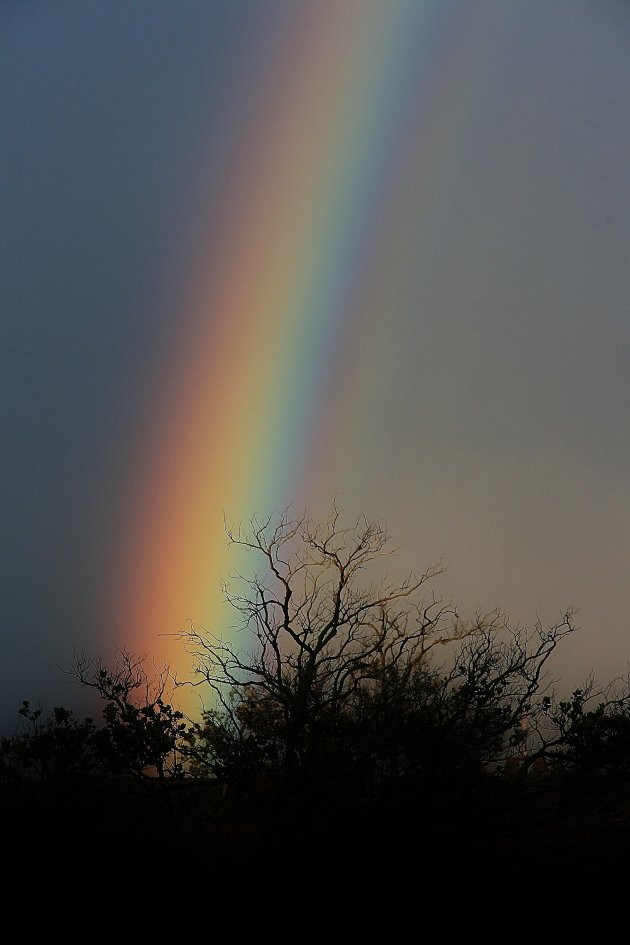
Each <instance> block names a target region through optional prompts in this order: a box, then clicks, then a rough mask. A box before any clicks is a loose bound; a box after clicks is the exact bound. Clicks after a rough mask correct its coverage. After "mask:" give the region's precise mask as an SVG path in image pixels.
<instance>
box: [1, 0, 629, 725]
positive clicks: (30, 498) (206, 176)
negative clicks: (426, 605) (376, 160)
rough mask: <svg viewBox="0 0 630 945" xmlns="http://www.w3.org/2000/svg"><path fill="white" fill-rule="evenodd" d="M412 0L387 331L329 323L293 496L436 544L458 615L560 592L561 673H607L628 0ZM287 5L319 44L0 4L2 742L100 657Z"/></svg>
mask: <svg viewBox="0 0 630 945" xmlns="http://www.w3.org/2000/svg"><path fill="white" fill-rule="evenodd" d="M352 2H354V0H352ZM388 2H389V0H382V4H383V5H384V6H387V3H388ZM401 2H405V3H406V5H407V6H409V3H407V0H401ZM393 3H394V5H395V4H396V3H397V0H393ZM376 5H377V6H378V4H376ZM355 6H356V8H357V10H359V9H360V4H359V5H357V4H356V3H355ZM368 6H369V7H374V4H373V3H371V4H368ZM410 6H411V7H412V8H413V7H414V4H411V5H410ZM319 7H322V9H323V8H324V7H327V8H328V7H329V8H330V9H331V10H333V13H332V14H331V16H332V20H331V19H330V18H329V26H330V24H331V23H332V24H333V25H334V16H335V14H334V5H332V6H331V4H330V3H329V2H328V0H322V3H321V4H319ZM439 8H440V4H437V5H436V4H431V3H428V2H427V3H425V2H424V0H418V2H417V4H415V12H416V13H417V16H418V25H417V29H418V34H419V35H420V30H421V28H422V29H424V27H421V25H420V22H419V18H420V16H421V15H422V16H423V17H424V16H425V14H426V16H427V17H428V16H429V13H430V14H431V16H432V17H433V19H432V20H431V24H432V26H431V29H432V32H431V36H432V37H434V38H433V39H429V40H426V41H424V40H423V42H425V46H426V47H427V49H428V52H429V53H433V55H434V65H433V66H432V67H431V68H433V72H431V69H430V68H429V67H428V66H427V65H426V63H422V64H421V63H420V62H419V63H418V72H417V83H418V87H419V88H422V83H426V86H427V90H426V96H425V98H424V99H423V98H422V96H419V97H418V114H417V126H418V127H420V126H421V125H422V123H423V122H424V121H425V120H426V122H429V121H430V122H431V128H432V132H431V139H430V140H429V138H428V137H427V143H426V145H425V144H424V143H423V142H422V141H421V140H420V138H421V135H420V138H419V139H418V140H419V141H420V143H419V144H418V142H416V144H415V145H414V147H413V148H410V154H411V155H412V157H413V161H416V157H417V156H418V155H420V157H421V158H422V160H423V163H422V167H420V163H417V162H416V163H413V164H410V165H409V166H407V167H406V166H405V163H404V160H402V161H401V162H398V163H396V162H395V161H392V166H396V168H397V172H396V173H397V175H399V176H398V177H397V178H396V180H395V181H392V182H391V188H390V189H389V190H386V191H384V192H385V193H386V194H389V196H388V197H384V198H383V200H384V201H389V203H387V202H386V203H384V204H383V206H384V210H383V211H382V216H381V217H379V219H380V220H381V221H382V222H383V226H382V229H381V232H380V233H379V234H378V239H376V238H374V239H373V240H372V241H371V243H370V244H369V245H370V252H372V253H373V254H374V258H373V259H371V261H370V265H369V266H366V269H369V270H370V271H369V273H368V274H367V275H364V277H363V283H362V287H361V292H362V294H363V297H365V298H366V299H367V298H368V297H371V298H382V299H383V300H384V304H387V309H386V311H387V314H386V316H385V315H383V316H382V317H377V316H375V315H374V311H372V313H371V314H366V316H365V321H364V322H362V321H361V320H360V319H359V318H357V317H354V320H352V322H351V327H349V328H348V329H347V335H346V341H345V342H344V344H345V347H344V349H343V350H344V358H346V361H345V362H344V370H343V372H341V373H342V380H341V381H337V382H336V385H335V391H336V396H338V398H339V399H338V401H337V402H336V403H335V408H334V411H332V409H331V410H329V411H328V412H327V414H326V415H327V417H328V419H327V420H326V422H325V423H324V426H325V427H326V430H327V440H326V441H327V442H329V444H330V453H329V454H325V453H324V454H323V453H322V451H321V442H322V441H321V440H320V439H318V440H317V443H318V444H319V446H318V450H319V452H318V458H317V461H316V462H317V463H319V464H321V471H320V472H319V473H318V475H309V477H308V485H307V486H304V488H303V489H300V488H299V487H296V490H297V492H298V496H297V498H298V499H299V500H300V501H302V500H304V501H308V502H309V504H310V505H312V507H313V509H314V510H316V511H318V510H321V509H323V508H325V507H326V504H327V503H328V502H329V501H330V498H331V496H332V495H333V494H337V495H338V496H339V497H340V498H341V500H342V502H343V501H345V502H346V504H347V505H348V506H349V507H350V508H351V509H355V508H356V509H358V510H361V511H365V513H366V514H368V515H374V516H376V517H380V518H382V519H383V520H384V521H386V522H387V524H388V525H389V527H390V530H391V532H392V534H393V535H394V537H395V538H396V539H397V542H398V544H400V545H401V548H402V555H403V558H404V560H405V561H406V560H407V559H409V563H410V565H411V564H414V563H415V561H416V559H419V561H420V563H423V562H424V563H426V562H427V561H430V560H434V559H435V558H438V557H442V558H443V559H444V561H445V562H446V564H447V565H448V567H449V570H448V572H447V575H446V576H445V578H444V579H443V580H442V585H441V587H442V589H443V591H444V592H445V593H446V594H448V595H449V596H450V595H451V594H452V595H453V596H454V597H455V598H456V599H457V600H458V601H460V602H461V605H462V610H463V611H466V610H467V609H468V610H472V609H474V608H475V607H476V606H481V607H484V606H485V607H491V606H494V605H497V604H498V605H502V606H504V607H506V608H507V609H509V610H510V611H511V612H512V613H513V614H514V615H515V619H517V620H520V621H522V622H524V623H531V622H532V621H533V620H534V619H535V617H536V613H537V612H538V613H540V615H541V617H542V618H543V619H544V620H546V621H548V622H552V621H554V620H555V619H557V618H558V617H559V616H560V614H561V613H562V611H563V609H564V608H566V607H567V606H568V605H570V604H576V605H579V607H580V613H579V616H578V623H579V624H580V626H581V628H582V629H581V631H580V635H579V638H578V637H576V638H575V639H574V640H571V641H569V643H568V644H567V648H566V657H565V660H566V661H565V663H564V664H563V666H562V671H563V673H566V675H567V676H569V677H571V678H572V679H573V678H575V681H576V684H577V682H579V677H580V676H583V675H584V674H585V673H586V672H587V671H588V669H589V668H590V667H591V666H594V667H595V669H596V671H597V672H598V674H599V675H600V676H602V677H607V676H610V675H614V674H615V673H620V672H624V671H625V669H626V668H627V662H628V660H630V580H629V569H630V488H629V485H630V425H629V420H630V373H629V368H628V362H629V352H630V344H629V342H630V317H629V311H628V299H629V298H630V291H629V290H630V266H629V260H630V215H629V210H630V7H629V6H628V5H627V4H626V3H624V2H621V0H599V2H595V0H593V2H591V3H588V2H572V0H545V2H543V0H533V2H531V3H519V2H517V0H513V2H512V0H504V2H503V0H486V2H484V0H470V2H469V0H452V2H449V3H446V4H443V5H442V6H441V12H440V10H439ZM366 10H367V7H366ZM427 11H429V12H428V13H427ZM436 11H437V12H436ZM303 12H306V13H309V15H310V16H311V20H312V21H314V22H315V26H316V25H317V12H318V2H317V0H295V2H294V3H283V2H270V3H263V2H254V0H250V2H245V0H215V2H212V3H202V2H193V0H191V2H175V0H171V2H169V0H146V2H139V3H134V4H130V3H128V2H122V0H120V2H117V0H109V2H107V3H97V2H91V0H85V2H78V0H56V2H54V3H46V2H43V0H42V2H38V0H32V2H21V0H14V2H11V0H9V2H7V0H4V2H3V3H2V5H1V7H0V206H1V207H2V214H1V215H0V279H1V291H0V305H1V311H2V322H1V332H2V347H1V350H0V358H1V363H2V371H1V372H0V384H1V393H0V411H1V415H2V490H1V493H0V514H1V528H2V532H1V538H0V542H1V548H0V550H1V574H0V595H1V596H0V607H1V613H0V641H1V652H0V660H1V662H0V674H1V680H2V686H1V688H0V718H1V719H2V724H3V725H4V724H6V725H8V726H9V727H11V725H12V721H11V720H12V718H13V713H14V711H15V710H16V709H17V707H19V705H20V703H21V701H22V699H24V698H30V699H32V700H33V701H37V699H42V700H44V701H46V702H47V703H48V704H49V703H50V701H51V700H55V701H64V700H65V701H66V702H67V701H72V699H73V694H72V693H70V694H69V690H68V688H67V684H66V683H65V681H64V679H63V676H62V674H61V673H60V671H59V670H58V668H57V664H60V665H69V664H70V663H71V660H72V652H73V647H75V646H76V647H78V648H79V649H81V648H87V649H91V650H96V649H102V648H103V647H104V645H105V643H106V641H108V639H109V638H108V626H107V620H106V617H105V614H106V613H107V612H108V606H109V602H110V600H111V598H112V596H114V595H115V594H116V593H117V588H116V587H115V578H114V576H113V575H114V571H113V570H112V560H115V559H116V556H117V555H118V554H119V553H120V550H121V549H120V542H121V541H122V538H121V536H122V535H124V534H125V523H124V521H122V519H123V517H124V515H125V514H126V512H125V510H126V509H128V505H129V501H130V490H131V488H132V485H135V481H134V480H133V476H134V475H137V468H138V467H137V464H136V458H137V455H138V453H139V447H138V443H139V442H141V441H142V437H143V436H144V435H145V432H146V430H147V429H148V427H149V426H150V424H151V423H153V417H154V413H155V404H156V403H157V402H158V401H159V396H160V391H161V390H162V388H163V386H164V384H165V382H166V381H165V379H166V378H167V377H168V373H169V363H170V358H171V353H172V350H173V345H174V344H175V343H176V340H177V338H178V335H179V332H180V326H181V324H182V320H184V319H186V317H187V313H186V311H185V310H184V309H183V306H184V302H183V301H182V300H184V299H185V298H186V297H187V286H188V284H189V282H190V280H191V278H193V275H194V273H195V272H196V270H197V267H198V266H199V265H200V259H202V257H203V256H204V254H206V255H207V258H208V264H209V265H210V266H211V265H212V258H213V252H214V247H218V246H219V245H220V243H221V238H222V232H221V227H222V221H225V220H226V219H229V214H230V207H231V203H232V201H233V200H236V194H235V193H234V191H233V188H235V187H236V186H237V183H236V182H237V178H236V177H235V176H234V177H233V176H232V174H231V170H230V169H231V168H232V167H233V165H234V163H235V162H236V159H237V157H238V154H239V148H240V147H241V144H242V141H243V134H244V130H243V129H244V128H246V127H249V126H253V125H254V124H256V123H257V122H261V113H262V114H263V119H262V120H263V123H264V108H265V101H264V100H261V96H260V88H261V86H265V87H269V88H273V87H275V86H274V82H275V83H276V85H277V86H278V87H280V86H282V83H283V82H291V81H293V78H294V77H293V76H290V75H287V76H286V77H284V76H283V75H282V74H281V72H280V66H279V65H277V63H278V62H279V61H284V59H283V58H282V57H286V55H287V48H289V49H290V47H291V46H292V44H294V43H296V42H298V41H301V37H300V29H305V28H306V25H304V26H302V24H306V23H307V18H306V17H304V18H302V13H303ZM367 15H368V14H367V12H366V16H367ZM429 19H430V17H429ZM423 22H424V21H423ZM313 28H315V27H313ZM423 35H424V34H423ZM432 44H434V45H435V49H434V48H433V45H432ZM439 44H441V45H439ZM449 44H450V45H449ZM438 45H439V50H438ZM446 47H448V48H449V49H450V50H451V51H452V56H451V59H449V60H448V61H449V62H455V61H456V62H457V63H459V65H458V66H457V68H455V66H453V67H452V71H450V72H449V69H451V67H450V66H447V65H442V63H443V62H446V53H444V54H443V53H442V49H443V48H446ZM423 48H424V47H423ZM278 49H281V50H282V56H280V54H279V53H278ZM442 55H444V59H442V58H441V57H442ZM449 55H451V54H450V53H449ZM432 61H433V60H432ZM276 69H277V74H276V72H275V71H274V70H276ZM298 69H299V66H298ZM441 69H443V70H444V71H443V73H442V72H441V71H440V70H441ZM322 81H323V79H322ZM421 102H422V105H421V104H420V103H421ZM271 105H273V103H271ZM271 105H270V107H271ZM432 109H433V110H432ZM417 130H418V129H417V128H416V131H414V134H415V133H416V132H417ZM439 142H442V144H441V145H439V144H438V143H439ZM429 146H431V147H432V148H433V149H434V150H433V152H432V155H433V156H432V157H430V158H429V156H428V148H429ZM423 149H425V150H423ZM436 149H437V150H436ZM403 157H404V155H403ZM418 160H419V159H418ZM421 174H422V175H423V176H422V181H420V175H421ZM379 212H380V211H379ZM377 250H378V253H377V252H376V251H377ZM244 277H246V273H245V274H244ZM370 293H371V295H370ZM394 303H395V304H394ZM348 338H349V339H350V341H348ZM191 409H192V407H191ZM333 414H334V416H333ZM132 469H133V470H136V472H134V473H133V474H132V473H131V471H130V470H132ZM293 498H296V496H294V495H287V496H286V499H287V501H290V500H291V499H293ZM263 511H267V510H263ZM7 720H8V721H7Z"/></svg>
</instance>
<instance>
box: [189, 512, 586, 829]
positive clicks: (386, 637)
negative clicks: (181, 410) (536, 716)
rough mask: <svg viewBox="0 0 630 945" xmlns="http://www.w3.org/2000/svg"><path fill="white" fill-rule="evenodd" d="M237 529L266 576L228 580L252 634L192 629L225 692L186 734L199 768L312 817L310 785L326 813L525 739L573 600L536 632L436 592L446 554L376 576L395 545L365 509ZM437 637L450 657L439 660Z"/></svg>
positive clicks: (484, 760)
mask: <svg viewBox="0 0 630 945" xmlns="http://www.w3.org/2000/svg"><path fill="white" fill-rule="evenodd" d="M229 537H230V539H231V540H232V541H233V542H234V543H235V544H237V545H240V546H244V547H246V548H248V549H250V550H251V551H252V552H253V553H254V555H257V556H258V558H259V559H261V560H262V562H263V564H264V566H265V576H264V577H263V576H262V574H261V573H256V574H255V575H254V576H253V577H251V578H245V577H243V576H242V575H238V576H236V579H235V581H234V582H233V583H232V584H231V585H230V586H229V587H227V588H226V596H227V599H228V601H229V602H230V604H231V605H232V606H233V608H234V609H235V610H236V611H237V613H238V614H239V615H240V630H241V634H240V639H239V642H240V641H241V639H242V637H243V635H244V636H245V640H244V645H243V646H242V648H241V647H239V646H238V645H237V644H236V643H233V642H231V641H225V640H224V639H222V638H221V637H218V636H213V635H211V634H207V633H205V632H200V631H199V632H198V631H195V630H192V631H190V632H189V633H187V634H185V635H184V640H185V642H186V644H187V646H188V648H189V650H190V651H191V652H192V653H193V654H194V656H195V658H196V661H197V672H198V674H199V675H200V677H201V679H202V681H203V682H205V683H207V684H208V685H209V686H210V687H211V689H212V691H213V692H214V694H215V697H216V707H215V708H214V709H213V710H211V711H209V712H207V713H206V714H205V716H204V719H203V721H202V722H201V723H199V724H197V725H196V726H194V727H193V729H192V730H191V731H190V733H189V743H190V754H191V757H192V758H193V759H194V762H193V763H194V765H196V767H197V769H199V768H200V767H201V768H202V767H203V766H204V765H205V766H206V767H207V769H208V770H209V771H210V772H211V773H212V774H213V775H214V776H215V777H218V778H219V779H220V780H222V781H223V782H224V783H225V784H227V785H232V786H234V787H236V788H238V789H239V790H240V791H242V792H243V793H244V794H246V795H247V796H249V797H253V798H255V799H256V800H257V801H259V802H260V801H261V800H262V801H263V802H265V801H269V803H270V804H272V805H273V804H274V803H275V804H276V805H277V809H278V810H280V811H282V814H283V816H292V815H296V816H300V813H303V812H304V810H305V807H304V799H305V798H307V797H308V799H309V804H308V808H306V809H308V811H309V816H310V817H311V818H316V817H317V816H318V813H322V814H324V815H325V816H326V817H330V816H331V812H333V811H334V810H335V808H336V807H338V808H339V810H342V811H343V813H344V815H347V812H348V808H349V807H352V808H353V809H354V810H358V809H361V808H362V807H366V806H367V807H368V808H369V807H370V806H373V805H375V804H382V803H388V802H391V800H392V799H393V798H398V799H400V798H401V797H402V796H403V795H405V796H407V797H409V796H411V795H412V794H414V792H415V794H416V796H418V791H424V792H427V791H429V790H431V791H433V792H434V793H435V792H438V791H439V792H442V793H444V790H445V788H446V786H448V789H449V790H451V791H452V790H453V789H454V785H459V789H460V790H463V789H464V786H466V787H467V788H469V787H470V784H471V782H472V780H473V779H477V780H478V779H479V778H480V777H482V776H483V775H485V773H486V772H487V771H488V770H490V769H491V766H492V765H493V764H494V766H495V768H496V767H497V766H499V765H500V764H501V763H502V762H504V761H505V758H506V756H507V755H508V754H509V753H510V751H511V750H513V749H514V748H515V746H517V745H521V743H522V742H523V739H524V734H523V719H524V718H526V717H527V716H529V715H530V714H532V713H533V712H534V711H537V709H536V710H535V709H534V700H535V697H536V696H537V694H538V693H539V691H540V687H541V682H542V679H543V671H544V667H545V664H546V663H547V660H548V659H549V657H550V656H551V654H552V652H553V651H554V649H555V647H556V646H557V644H558V642H559V641H560V640H561V639H562V637H563V636H564V635H565V634H566V633H570V632H572V630H573V627H572V624H571V618H570V614H567V615H566V616H565V618H564V620H563V621H561V622H560V623H559V624H557V625H556V626H554V627H551V628H549V629H548V630H544V629H543V628H542V626H538V627H537V628H536V630H535V632H534V633H533V634H526V633H524V632H523V631H521V630H512V629H511V628H510V627H509V624H508V622H507V619H506V617H505V615H503V614H502V613H501V612H499V611H496V610H495V611H492V612H490V613H486V614H482V613H477V614H476V615H475V616H474V618H473V619H472V620H470V621H463V620H461V619H460V618H459V616H458V614H457V612H456V610H455V609H454V608H453V606H452V605H451V604H444V603H443V602H442V601H441V600H440V599H439V598H438V597H436V596H435V595H434V594H428V595H427V594H425V590H426V585H427V583H428V582H429V581H430V580H431V579H432V578H435V577H437V576H438V575H439V574H441V573H442V567H441V565H434V566H431V567H429V568H428V569H426V570H425V571H424V572H422V573H421V574H420V575H419V576H410V577H408V578H407V579H405V580H403V581H402V582H392V581H390V580H389V579H388V578H387V577H385V578H381V579H380V580H379V579H378V577H377V576H376V575H375V574H374V571H375V568H376V567H377V566H378V565H379V564H381V563H382V559H384V558H386V557H387V556H388V555H391V554H392V549H391V546H390V544H389V539H388V536H387V533H386V531H385V529H384V528H383V527H382V526H380V525H379V524H378V523H374V522H370V521H368V520H366V519H359V520H357V521H356V522H354V523H353V525H352V526H350V527H343V526H342V524H341V521H340V515H339V512H338V511H337V510H335V511H334V514H333V516H332V517H331V519H330V520H329V521H328V522H326V523H325V524H323V525H319V526H317V525H313V524H312V523H311V522H310V521H309V520H307V519H300V520H298V521H291V520H289V518H288V517H287V515H286V514H285V515H283V516H281V517H280V519H279V520H278V521H277V522H275V523H274V522H272V521H271V520H269V519H267V520H264V521H262V522H261V521H258V520H257V519H254V520H253V521H252V522H251V525H250V527H249V528H248V529H247V530H246V531H239V532H238V533H236V534H234V533H229ZM370 577H372V580H371V581H370V580H369V578H370ZM437 646H440V647H441V648H445V650H444V652H445V653H446V652H450V655H451V659H450V669H448V670H445V669H443V668H439V667H436V666H435V665H433V662H432V660H431V656H432V654H433V653H434V651H435V648H436V647H437ZM458 647H459V649H458ZM521 747H522V746H521Z"/></svg>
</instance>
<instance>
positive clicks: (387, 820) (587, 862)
mask: <svg viewBox="0 0 630 945" xmlns="http://www.w3.org/2000/svg"><path fill="white" fill-rule="evenodd" d="M1 787H2V795H1V796H2V807H1V811H2V821H1V830H2V871H3V880H2V893H3V897H2V899H3V916H4V919H5V922H7V923H9V925H8V926H7V927H11V923H12V921H13V920H15V922H17V923H19V926H20V928H21V929H22V931H23V932H24V934H25V935H26V938H27V939H28V938H31V937H37V936H38V935H39V934H55V935H57V934H58V933H60V934H61V936H62V941H66V940H68V939H69V940H74V938H76V937H78V938H81V939H85V938H90V939H92V938H94V937H96V938H97V940H99V941H100V940H102V939H111V940H112V941H116V942H117V941H119V940H120V939H121V938H122V939H123V940H125V941H126V940H127V938H129V937H131V936H132V935H133V936H134V937H135V936H137V935H141V936H142V938H143V940H144V939H147V940H148V939H149V938H154V937H155V936H156V935H160V936H162V935H165V934H169V935H171V934H177V935H178V936H179V937H181V936H183V935H188V934H190V935H193V934H194V935H195V937H196V938H199V937H202V938H203V939H204V940H208V941H219V942H223V941H226V942H227V941H228V940H234V941H235V942H241V941H243V942H245V941H247V942H249V941H250V940H252V939H256V940H258V939H263V940H267V939H268V938H269V937H271V940H273V941H296V942H297V941H301V940H303V939H304V940H305V941H311V938H312V936H311V933H312V934H313V935H315V937H316V938H317V940H320V939H321V938H322V936H326V941H335V940H345V939H349V940H352V941H355V940H357V938H358V937H360V938H361V939H365V938H367V939H368V940H375V939H376V940H380V939H382V938H383V939H385V940H388V939H392V937H393V940H394V941H408V940H417V941H419V940H423V941H425V940H426V941H431V942H433V941H435V940H439V939H441V938H442V937H444V936H446V937H447V938H448V939H449V940H456V941H463V940H465V939H467V938H472V939H474V940H475V941H476V940H478V939H479V937H481V938H482V939H483V940H485V941H488V940H490V941H503V940H504V939H508V940H512V941H513V940H516V941H521V940H528V939H531V940H536V941H538V940H542V941H545V940H547V938H548V937H550V936H552V935H554V936H555V934H556V933H557V934H559V935H560V934H562V937H563V939H564V936H565V935H566V934H568V933H569V930H574V931H575V932H576V933H579V934H580V938H581V937H582V936H583V935H584V934H586V933H587V930H589V929H590V930H592V934H593V935H594V936H595V937H596V938H597V939H599V937H600V936H602V935H606V936H607V935H608V931H607V930H612V929H613V928H614V927H616V926H617V924H618V923H622V922H623V923H624V924H625V912H626V909H627V908H628V906H629V904H630V903H629V899H630V896H629V892H630V784H625V783H618V784H611V783H605V782H603V781H601V780H599V781H593V782H586V781H583V782H581V783H577V782H573V783H572V784H570V785H567V784H566V783H565V784H562V783H556V782H554V781H553V780H552V779H547V780H545V781H542V782H539V783H538V784H533V785H530V786H529V787H528V788H527V789H526V790H525V792H524V793H523V794H519V800H518V803H515V802H514V799H513V796H512V795H511V794H510V793H509V791H507V790H506V789H504V786H501V790H500V791H497V792H494V793H488V794H487V795H484V797H483V798H478V797H472V796H468V797H467V796H466V795H465V794H464V795H462V796H460V797H458V798H450V799H448V800H447V799H445V798H433V799H432V800H431V801H427V800H425V801H423V802H420V803H419V804H418V805H416V806H415V807H414V808H413V809H412V808H409V809H407V810H406V811H405V810H404V809H402V807H400V806H396V805H391V806H390V807H388V808H387V809H385V810H383V811H380V812H378V813H377V812H374V811H371V812H370V814H369V815H363V816H359V815H353V814H352V813H351V812H348V813H346V815H345V816H344V817H332V816H331V817H329V818H328V819H327V818H326V816H321V814H320V815H319V816H318V818H317V821H316V822H315V821H314V820H313V818H312V817H311V816H310V815H309V810H308V805H305V807H304V810H302V811H301V812H298V813H296V814H295V815H294V816H293V817H292V818H290V823H285V824H284V826H279V825H278V824H277V823H276V822H274V824H273V825H272V824H271V822H265V820H264V817H262V816H261V815H256V816H255V815H254V814H253V813H252V811H251V810H249V809H248V810H247V811H245V810H244V808H243V805H242V804H240V803H236V802H235V800H234V799H230V797H229V795H228V797H227V798H223V797H222V795H221V791H220V790H219V789H218V788H217V787H213V786H204V787H202V788H199V787H198V786H197V787H195V786H187V787H182V788H181V789H179V791H178V792H177V794H176V796H174V808H173V811H172V812H171V814H168V813H167V811H166V810H165V809H164V807H163V806H162V805H161V803H160V802H159V801H158V800H157V799H156V797H152V796H145V795H144V793H143V792H139V791H138V789H137V788H136V787H135V786H134V785H132V784H124V783H122V782H118V783H116V785H114V786H113V785H112V784H111V782H107V783H98V782H94V781H87V782H85V783H83V784H81V785H78V784H74V785H73V787H72V791H68V790H67V789H66V790H65V791H58V792H48V791H46V790H45V789H43V788H42V786H41V785H39V784H33V783H21V784H19V785H2V786H1ZM28 930H30V933H31V934H27V933H28ZM589 934H590V933H589ZM453 936H456V938H453ZM6 940H7V941H10V940H12V939H10V938H7V939H6Z"/></svg>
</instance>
